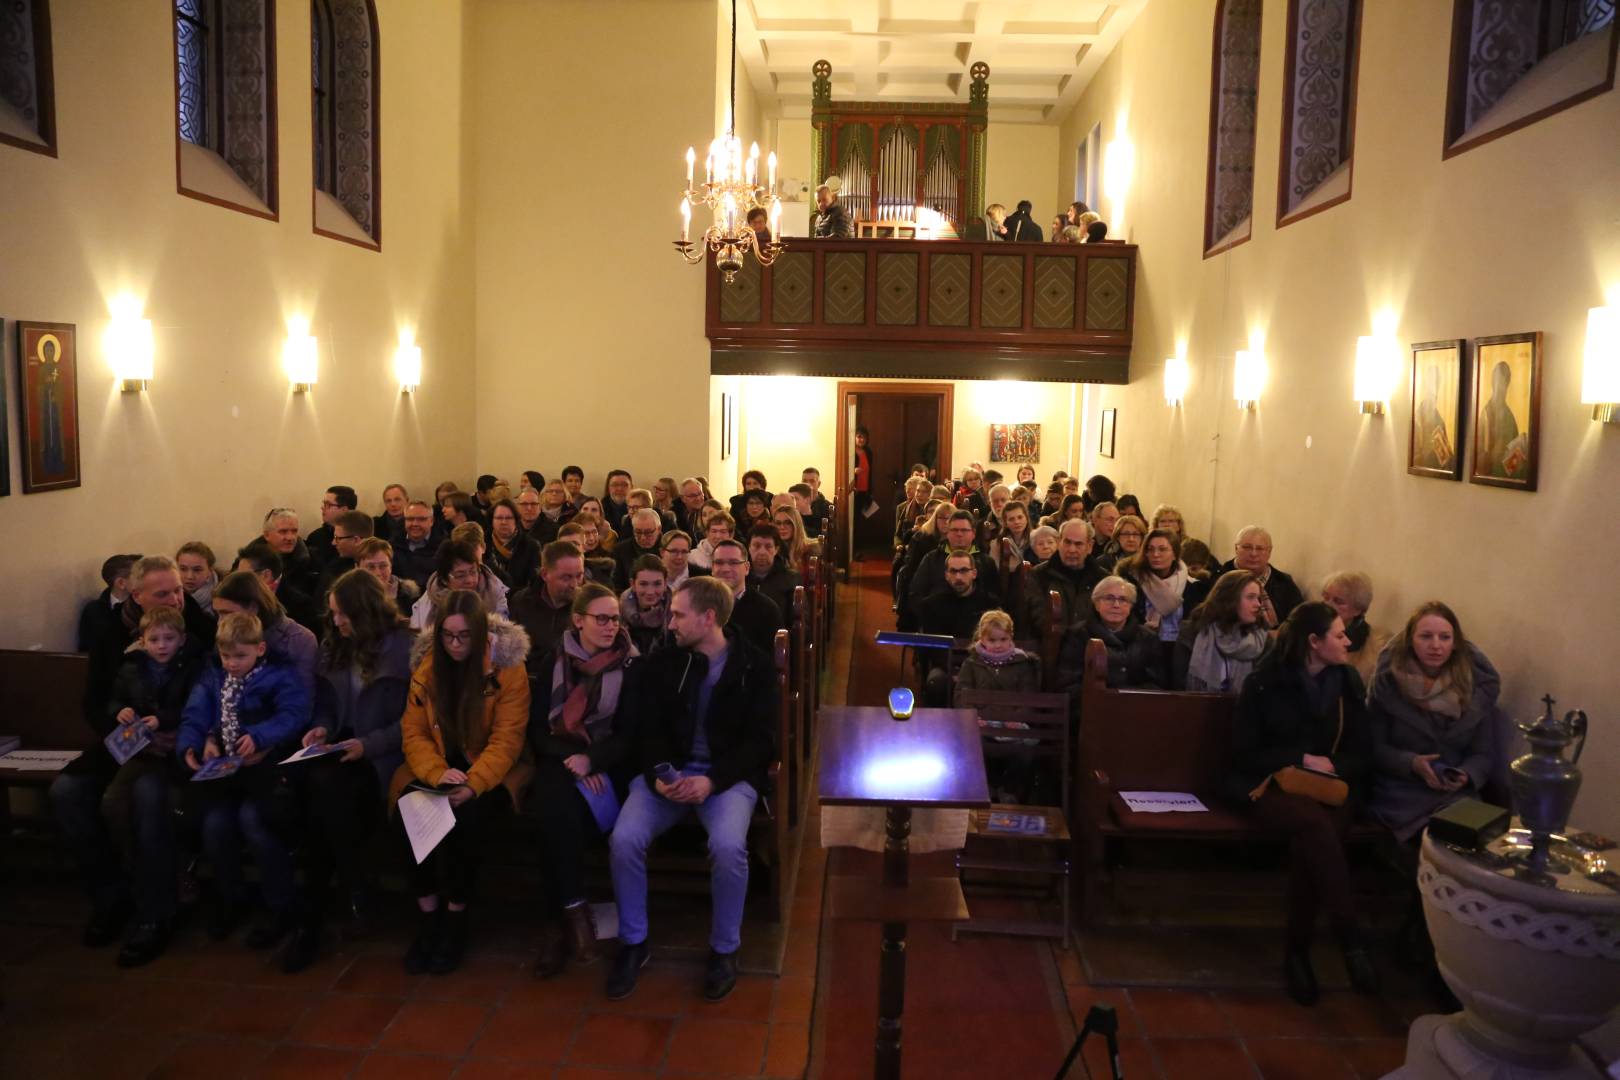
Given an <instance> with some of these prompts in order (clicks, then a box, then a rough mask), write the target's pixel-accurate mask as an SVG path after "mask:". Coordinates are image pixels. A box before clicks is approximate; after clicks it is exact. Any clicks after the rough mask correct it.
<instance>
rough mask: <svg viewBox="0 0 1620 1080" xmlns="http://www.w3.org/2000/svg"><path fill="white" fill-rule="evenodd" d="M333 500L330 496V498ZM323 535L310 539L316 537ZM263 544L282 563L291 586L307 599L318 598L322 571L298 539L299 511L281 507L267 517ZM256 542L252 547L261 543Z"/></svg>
mask: <svg viewBox="0 0 1620 1080" xmlns="http://www.w3.org/2000/svg"><path fill="white" fill-rule="evenodd" d="M329 497H330V496H329ZM318 533H319V530H316V532H315V533H311V534H310V535H312V536H314V535H317V534H318ZM261 538H262V540H263V542H264V543H265V544H267V545H269V547H270V550H271V551H274V552H275V553H276V555H277V556H278V557H279V558H280V559H281V573H282V576H283V577H284V578H286V581H287V584H288V585H290V586H292V587H293V588H294V589H296V590H297V591H298V592H300V593H302V594H304V595H305V596H313V595H314V594H315V586H316V584H317V583H318V582H319V581H320V577H321V568H320V565H319V564H318V563H317V562H316V561H315V557H314V556H313V555H311V554H310V550H309V547H308V545H306V544H305V543H304V542H303V541H302V540H300V539H299V538H298V511H296V510H289V509H287V508H286V507H281V506H278V507H276V508H274V509H272V510H271V511H270V512H269V513H268V514H266V515H264V531H263V533H262V534H261ZM258 542H259V540H257V539H256V540H252V541H249V543H258Z"/></svg>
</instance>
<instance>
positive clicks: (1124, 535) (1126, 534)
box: [1114, 529, 1142, 540]
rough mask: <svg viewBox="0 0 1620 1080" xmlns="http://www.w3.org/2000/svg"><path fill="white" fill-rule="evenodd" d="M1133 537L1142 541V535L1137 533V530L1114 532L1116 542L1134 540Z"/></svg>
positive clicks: (1117, 530) (1118, 530)
mask: <svg viewBox="0 0 1620 1080" xmlns="http://www.w3.org/2000/svg"><path fill="white" fill-rule="evenodd" d="M1132 537H1134V538H1135V539H1137V540H1140V539H1142V534H1141V533H1139V532H1137V531H1136V530H1135V529H1115V530H1114V539H1115V540H1125V539H1128V538H1132Z"/></svg>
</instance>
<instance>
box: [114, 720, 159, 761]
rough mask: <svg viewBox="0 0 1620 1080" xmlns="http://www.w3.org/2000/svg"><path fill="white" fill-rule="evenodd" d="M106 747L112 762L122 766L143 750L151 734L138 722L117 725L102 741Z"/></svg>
mask: <svg viewBox="0 0 1620 1080" xmlns="http://www.w3.org/2000/svg"><path fill="white" fill-rule="evenodd" d="M102 741H103V742H104V743H105V744H106V746H107V752H108V753H109V754H111V755H112V756H113V760H114V761H116V762H118V764H120V765H122V764H123V763H124V762H126V761H128V760H129V759H130V758H132V757H134V756H135V755H136V754H138V753H140V752H141V751H142V750H145V749H146V748H147V746H148V745H150V744H151V742H152V732H151V730H150V729H148V728H147V726H146V725H145V724H144V723H142V722H141V721H139V720H136V721H134V722H133V723H128V724H119V725H118V726H117V727H115V728H113V729H112V731H111V732H110V733H109V734H108V735H107V737H106V738H105V739H103V740H102Z"/></svg>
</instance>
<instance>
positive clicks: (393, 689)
mask: <svg viewBox="0 0 1620 1080" xmlns="http://www.w3.org/2000/svg"><path fill="white" fill-rule="evenodd" d="M415 642H416V635H414V634H412V633H411V632H410V631H409V630H407V629H405V628H404V627H400V628H399V629H396V630H392V631H389V634H388V636H387V637H386V638H384V639H383V643H382V646H381V647H380V648H379V649H378V650H377V659H376V661H375V663H374V665H373V669H372V673H371V681H370V682H368V683H366V684H364V685H363V686H360V687H359V688H358V691H357V692H355V693H353V694H352V700H351V689H352V687H351V683H350V680H351V678H353V679H354V680H356V681H358V680H359V673H358V672H351V671H350V670H349V669H347V668H345V669H342V670H337V669H334V668H329V667H327V666H326V665H325V664H322V665H321V667H320V671H319V675H320V678H319V681H318V682H316V684H315V722H314V725H313V726H315V727H323V728H325V729H326V741H327V742H329V743H333V742H340V741H342V740H344V739H359V740H360V745H361V746H362V747H364V748H365V755H366V760H367V761H368V762H370V763H371V767H372V768H373V769H375V770H376V771H377V779H378V781H379V782H380V783H381V784H383V785H386V784H387V783H388V780H389V778H390V777H392V776H393V775H394V772H395V770H397V769H398V768H399V766H400V763H401V762H403V761H404V760H405V756H404V751H403V750H401V749H400V726H399V721H400V716H401V714H402V713H404V711H405V696H406V692H407V691H408V690H409V688H410V685H411V648H412V646H413V645H414V644H415Z"/></svg>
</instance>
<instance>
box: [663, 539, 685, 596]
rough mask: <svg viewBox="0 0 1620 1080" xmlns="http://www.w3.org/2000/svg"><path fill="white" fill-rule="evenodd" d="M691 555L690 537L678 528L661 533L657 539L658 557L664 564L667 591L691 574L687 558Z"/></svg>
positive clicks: (672, 590) (671, 590) (673, 589)
mask: <svg viewBox="0 0 1620 1080" xmlns="http://www.w3.org/2000/svg"><path fill="white" fill-rule="evenodd" d="M691 555H692V538H691V537H690V536H687V535H686V534H685V533H684V532H682V531H681V530H679V529H675V530H672V531H670V532H667V533H665V534H664V535H663V537H662V538H661V539H660V540H659V541H658V558H659V561H660V562H662V563H663V564H664V577H665V578H667V579H668V580H669V591H670V592H672V593H673V592H674V591H675V589H676V588H677V587H678V586H679V585H680V583H681V582H683V581H685V580H686V579H687V578H688V577H690V576H691V568H690V567H689V566H687V560H688V559H689V558H690V557H691Z"/></svg>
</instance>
